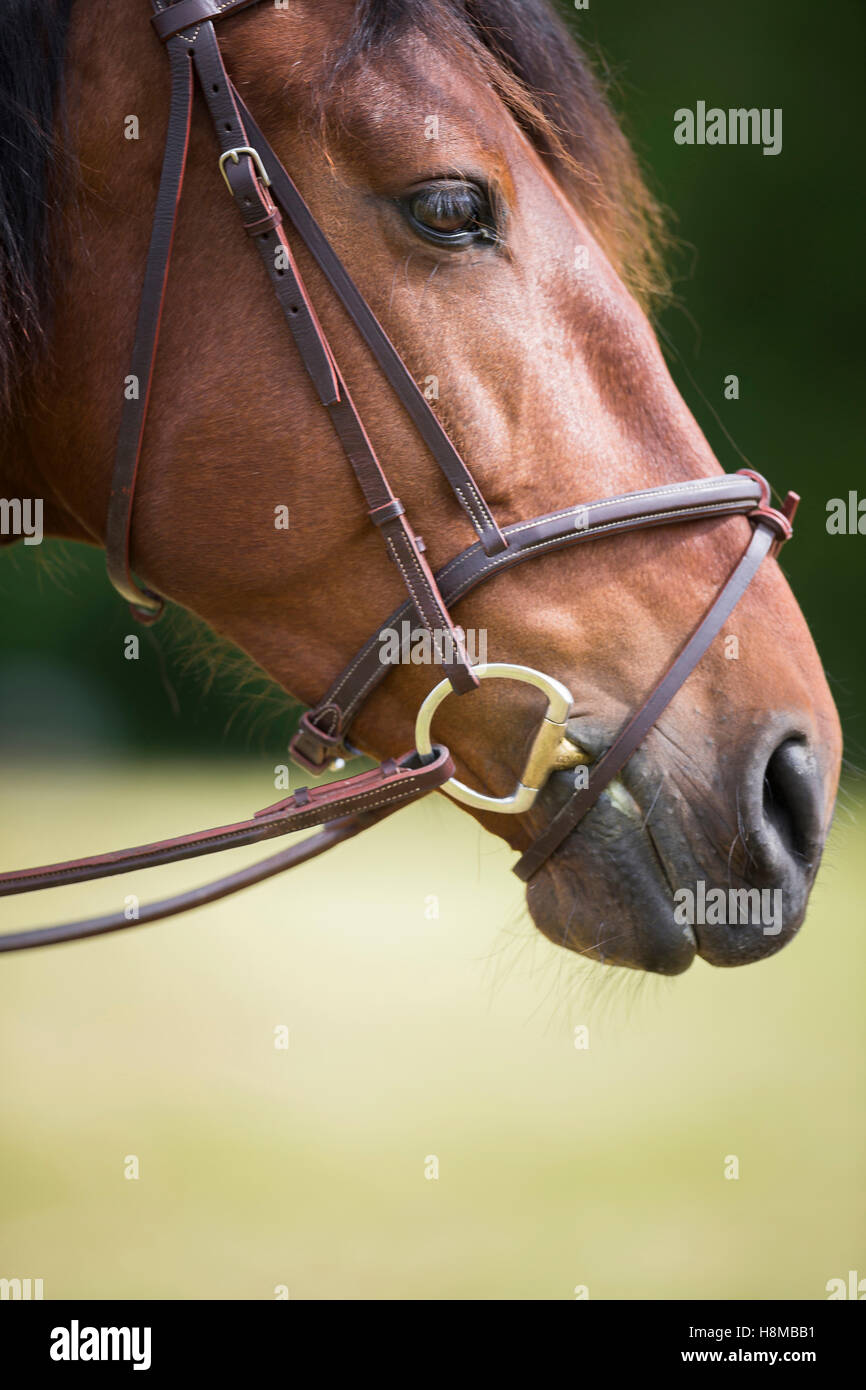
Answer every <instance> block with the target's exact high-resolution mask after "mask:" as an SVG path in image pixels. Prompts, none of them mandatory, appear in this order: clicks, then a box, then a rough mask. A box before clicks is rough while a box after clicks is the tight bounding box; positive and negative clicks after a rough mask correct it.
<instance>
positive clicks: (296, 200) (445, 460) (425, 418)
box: [235, 92, 508, 555]
mask: <svg viewBox="0 0 866 1390" xmlns="http://www.w3.org/2000/svg"><path fill="white" fill-rule="evenodd" d="M235 101H236V102H237V106H238V109H239V111H240V113H241V115H242V117H243V121H244V125H245V126H246V129H247V132H248V134H249V136H250V139H251V140H252V142H253V144H254V145H255V148H256V149H257V151H258V153H259V155H260V156H261V159H262V162H263V164H264V166H265V169H266V170H267V173H268V176H269V178H270V180H271V192H272V194H273V196H274V198H275V199H276V201H277V202H278V203H279V205H280V207H281V208H282V209H283V212H284V213H285V214H286V216H287V217H288V219H289V221H290V222H291V223H292V225H293V227H294V228H295V230H296V231H297V233H298V235H299V236H300V237H301V238H302V239H303V241H304V244H305V245H306V247H307V249H308V251H309V252H310V253H311V255H312V256H313V258H314V259H315V260H316V262H317V264H318V266H319V269H320V270H321V271H322V273H323V274H324V275H325V276H327V278H328V280H329V281H330V284H331V287H332V289H333V290H334V293H335V294H336V295H337V297H338V299H339V300H340V302H341V303H342V305H343V307H344V308H345V310H346V312H347V313H348V314H349V316H350V318H351V319H352V321H353V322H354V324H355V326H356V328H357V329H358V332H359V333H360V334H361V337H362V338H363V340H364V342H365V343H366V344H367V347H368V348H369V349H370V351H371V353H372V354H373V356H374V358H375V359H376V361H377V362H378V364H379V366H380V367H381V369H382V372H383V374H384V376H385V378H386V380H387V381H388V383H389V385H390V386H391V388H392V390H393V391H394V393H395V395H396V396H397V398H398V400H399V401H400V404H401V405H402V406H403V408H404V410H405V411H406V414H407V415H408V416H409V418H410V419H411V420H412V422H413V424H414V425H415V428H416V429H417V430H418V433H419V434H420V435H421V438H422V439H423V440H424V443H425V444H426V445H427V448H428V449H429V450H430V453H431V454H432V455H433V457H434V459H435V460H436V462H437V464H438V465H439V467H440V469H441V470H442V473H443V474H444V476H445V478H446V479H447V480H448V483H449V484H450V487H451V490H452V492H453V493H454V496H455V497H456V498H457V501H458V502H459V503H460V506H461V507H462V508H463V510H464V512H465V513H466V515H467V517H468V519H469V521H470V522H471V524H472V527H473V529H474V530H475V532H476V534H477V535H478V537H479V539H480V541H481V545H482V548H483V550H484V552H485V554H487V555H496V554H497V553H498V552H499V551H501V550H504V549H505V546H506V545H507V544H508V542H507V539H506V537H505V534H504V532H503V531H501V530H500V528H499V527H498V526H497V524H496V522H495V520H494V518H493V514H492V512H491V511H490V508H489V506H488V505H487V503H486V501H485V500H484V497H483V495H482V493H481V490H480V488H479V487H478V484H477V483H476V481H475V479H474V477H473V476H472V474H471V472H470V471H469V468H468V467H467V465H466V464H465V462H464V461H463V459H462V458H461V456H460V454H459V453H458V452H457V450H456V448H455V447H454V444H453V443H452V442H451V440H450V439H449V437H448V435H447V434H446V433H445V430H444V429H443V428H442V426H441V424H440V423H439V420H438V419H437V417H436V416H435V415H434V413H433V411H432V410H431V409H430V406H429V405H428V403H427V401H426V399H425V397H424V395H423V393H422V392H421V391H420V390H419V388H418V385H417V383H416V381H415V378H414V377H413V376H412V373H411V372H410V371H409V368H408V367H407V366H406V364H405V362H404V361H403V359H402V357H401V356H400V354H399V353H398V351H397V349H396V348H395V347H394V344H393V343H392V342H391V339H390V338H389V337H388V335H387V333H386V332H385V330H384V328H383V327H382V325H381V324H380V323H379V320H378V319H377V318H376V316H375V314H374V313H373V311H372V309H371V308H370V306H369V304H368V303H367V301H366V299H365V298H364V296H363V295H362V294H361V291H360V290H359V289H358V287H357V285H356V284H355V282H354V280H353V279H352V277H351V276H350V275H349V272H348V271H347V270H346V267H345V266H344V265H343V262H342V261H341V260H340V258H339V256H338V255H337V253H336V252H335V251H334V248H333V247H332V246H331V244H330V242H329V241H328V238H327V237H326V236H325V233H324V232H323V231H322V229H321V227H320V226H319V224H318V222H317V221H316V219H315V217H314V216H313V214H312V212H311V211H310V209H309V207H308V205H307V203H306V202H305V201H304V199H303V197H302V196H301V194H300V193H299V192H298V189H297V187H296V186H295V184H294V182H293V181H292V179H291V177H290V176H289V174H288V173H287V172H286V170H285V169H284V168H283V166H282V164H281V163H280V161H279V159H278V158H277V156H276V155H275V154H274V151H273V150H272V148H271V146H270V144H269V143H268V141H267V139H266V138H265V136H264V135H263V134H262V131H261V129H260V128H259V126H258V125H257V124H256V121H255V119H254V118H253V116H252V115H251V114H250V111H249V109H248V108H247V106H246V105H245V104H244V102H243V101H242V100H241V98H240V97H239V96H238V94H237V92H235Z"/></svg>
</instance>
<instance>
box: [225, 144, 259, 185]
mask: <svg viewBox="0 0 866 1390" xmlns="http://www.w3.org/2000/svg"><path fill="white" fill-rule="evenodd" d="M242 154H246V155H249V157H250V159H251V160H252V161H253V164H255V166H256V173H257V174H258V176H259V178H260V179H261V181H262V183H263V184H264V185H265V188H270V186H271V181H270V179H269V178H268V175H267V170H266V169H265V166H264V164H263V163H262V157H261V155H260V154H259V152H258V150H254V149H253V147H252V145H236V146H235V148H234V149H232V150H223V152H222V154H221V155H220V173H221V174H222V176H223V181H224V183H225V186H226V188H227V189H228V191H229V193H231V195H232V197H234V196H235V195H234V191H233V189H232V186H231V184H230V183H229V180H228V174H227V173H226V160H227V159H230V160H231V162H232V164H237V163H238V161H239V159H240V156H241V155H242Z"/></svg>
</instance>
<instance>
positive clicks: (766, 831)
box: [749, 737, 823, 870]
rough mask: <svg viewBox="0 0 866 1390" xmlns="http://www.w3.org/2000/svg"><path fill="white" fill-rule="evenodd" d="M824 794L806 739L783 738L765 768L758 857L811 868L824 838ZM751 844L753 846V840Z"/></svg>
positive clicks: (776, 862)
mask: <svg viewBox="0 0 866 1390" xmlns="http://www.w3.org/2000/svg"><path fill="white" fill-rule="evenodd" d="M756 770H757V769H756ZM821 794H822V785H821V778H820V775H819V773H818V770H817V768H816V766H815V759H814V756H813V754H812V751H811V749H810V748H809V745H808V743H807V742H806V740H805V739H804V738H796V737H795V738H785V739H783V741H782V742H781V743H780V744H778V746H777V747H776V748H775V749H774V750H773V752H772V753H771V754H770V757H769V759H768V760H767V763H766V766H765V767H764V769H763V798H762V813H763V825H762V826H761V828H760V829H759V830H758V835H757V840H758V845H757V846H755V848H758V849H759V856H758V857H763V858H766V859H767V860H768V861H770V863H772V864H774V866H775V865H778V862H779V860H780V859H782V858H787V859H789V860H790V859H793V860H794V861H795V862H796V863H797V864H798V865H799V866H800V868H801V869H804V870H808V869H809V868H811V867H812V864H813V863H814V861H815V859H816V856H817V855H818V854H819V853H820V848H821V841H822V838H823V835H822V816H821V804H822V795H821ZM755 828H756V829H758V828H757V827H755ZM749 847H750V849H751V848H753V842H752V840H751V839H750V841H749ZM761 849H763V850H764V854H763V855H761V854H760V850H761ZM768 867H769V864H768Z"/></svg>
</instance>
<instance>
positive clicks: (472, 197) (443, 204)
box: [403, 179, 498, 246]
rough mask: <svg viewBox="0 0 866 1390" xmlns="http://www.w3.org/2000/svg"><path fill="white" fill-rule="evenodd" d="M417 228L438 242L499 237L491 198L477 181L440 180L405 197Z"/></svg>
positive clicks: (463, 242)
mask: <svg viewBox="0 0 866 1390" xmlns="http://www.w3.org/2000/svg"><path fill="white" fill-rule="evenodd" d="M403 206H404V210H405V212H406V214H407V216H408V218H409V222H410V223H411V225H412V227H413V228H414V230H415V231H417V232H420V234H421V235H422V236H423V237H425V238H426V239H427V240H428V241H432V242H434V244H436V245H437V246H470V245H473V244H475V243H477V242H484V241H487V242H495V241H497V240H498V236H497V232H496V225H495V218H494V214H493V210H492V208H491V206H490V199H489V197H488V195H487V194H486V193H485V191H484V190H483V189H481V188H479V187H478V185H477V184H472V183H460V182H457V181H456V180H444V179H443V180H440V181H438V182H436V183H430V184H425V185H424V187H423V188H416V189H413V191H412V192H411V193H410V194H409V195H408V197H407V198H406V199H404V200H403Z"/></svg>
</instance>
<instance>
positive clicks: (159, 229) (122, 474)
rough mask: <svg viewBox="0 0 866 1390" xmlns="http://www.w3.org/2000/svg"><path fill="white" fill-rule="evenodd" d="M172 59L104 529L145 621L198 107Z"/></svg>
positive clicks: (122, 582) (186, 67) (150, 618)
mask: <svg viewBox="0 0 866 1390" xmlns="http://www.w3.org/2000/svg"><path fill="white" fill-rule="evenodd" d="M168 57H169V62H170V64H171V108H170V111H169V117H168V132H167V134H166V138H165V154H164V156H163V162H162V173H161V175H160V181H159V191H158V193H157V197H156V210H155V212H154V215H153V228H152V231H151V236H150V247H149V249H148V253H147V265H146V268H145V272H144V282H143V284H142V288H141V300H140V302H139V309H138V321H137V324H136V329H135V343H134V346H133V350H132V361H131V364H130V370H129V375H130V376H131V377H132V381H131V382H129V381H128V382H127V383H126V387H125V393H124V401H123V413H122V415H121V422H120V432H119V435H118V439H117V451H116V453H115V459H114V472H113V475H112V479H111V493H110V496H109V502H108V519H107V521H106V528H105V559H106V565H107V568H108V577H109V579H110V580H111V583H112V584H113V585H114V587H115V589H117V591H118V593H120V594H122V596H123V597H124V598H125V599H126V601H127V603H129V604H130V605H131V606H132V612H133V615H134V617H136V618H137V619H138V620H139V622H143V623H152V622H155V621H156V619H157V618H158V617H159V616H160V615H161V613H162V610H163V607H164V603H163V600H162V599H161V598H160V597H159V595H158V594H155V593H154V592H153V591H152V590H151V589H147V588H145V587H144V586H143V585H141V584H139V582H138V580H137V579H135V578H134V576H133V574H132V570H131V565H130V544H131V533H132V513H133V506H134V502H135V480H136V477H137V475H138V464H139V460H140V458H141V446H142V441H143V438H144V426H145V422H146V420H147V406H148V401H149V400H150V388H151V382H152V380H153V369H154V365H155V362H156V349H157V344H158V342H159V323H160V318H161V317H162V305H163V300H164V299H165V287H166V282H167V280H168V270H169V266H170V264H171V248H172V241H173V240H174V228H175V221H176V218H177V206H178V203H179V201H180V194H181V189H182V188H183V176H184V170H185V168H186V155H187V147H188V144H189V123H190V114H191V111H192V65H191V64H190V61H189V54H188V52H187V51H186V49H185V48H184V45H183V43H182V42H181V41H180V40H179V39H174V40H172V42H170V43H169V44H168Z"/></svg>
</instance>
